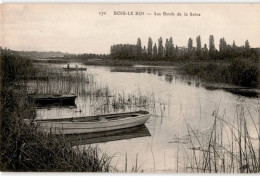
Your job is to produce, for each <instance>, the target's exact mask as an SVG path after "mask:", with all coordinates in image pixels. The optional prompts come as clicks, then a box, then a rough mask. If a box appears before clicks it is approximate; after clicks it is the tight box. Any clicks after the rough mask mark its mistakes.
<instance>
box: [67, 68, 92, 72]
mask: <svg viewBox="0 0 260 179" xmlns="http://www.w3.org/2000/svg"><path fill="white" fill-rule="evenodd" d="M62 69H63V70H64V71H86V70H87V68H62Z"/></svg>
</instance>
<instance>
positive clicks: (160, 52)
mask: <svg viewBox="0 0 260 179" xmlns="http://www.w3.org/2000/svg"><path fill="white" fill-rule="evenodd" d="M158 56H159V58H163V40H162V37H160V38H159V40H158Z"/></svg>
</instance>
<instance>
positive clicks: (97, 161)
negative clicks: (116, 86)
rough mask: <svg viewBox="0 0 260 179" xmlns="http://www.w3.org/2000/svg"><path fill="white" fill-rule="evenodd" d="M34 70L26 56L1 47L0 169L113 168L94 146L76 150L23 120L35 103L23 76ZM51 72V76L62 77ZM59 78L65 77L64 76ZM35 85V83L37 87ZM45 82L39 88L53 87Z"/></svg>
mask: <svg viewBox="0 0 260 179" xmlns="http://www.w3.org/2000/svg"><path fill="white" fill-rule="evenodd" d="M36 73H38V72H37V70H35V68H34V67H33V65H32V63H31V61H30V60H29V59H25V58H23V57H20V56H19V55H17V54H13V53H11V52H9V51H6V50H1V77H2V79H1V145H0V147H1V162H0V167H1V170H2V171H48V172H53V171H55V172H56V171H73V172H83V171H84V172H108V171H112V170H114V169H113V168H112V167H111V166H110V161H111V159H112V158H111V157H108V156H107V155H106V154H100V153H101V152H100V150H99V149H98V148H97V147H92V146H91V147H90V146H87V147H86V148H85V149H84V150H79V148H73V147H72V146H71V144H70V142H68V141H67V140H66V139H65V138H63V137H62V136H60V137H57V136H54V135H50V134H46V133H43V132H41V131H40V130H38V127H37V126H31V125H28V124H25V123H24V121H23V119H25V118H28V119H33V118H35V108H34V107H35V106H34V105H33V104H31V103H29V102H28V100H27V93H28V88H27V86H28V85H29V83H30V82H29V81H28V78H24V76H32V75H35V74H36ZM55 75H57V74H55ZM55 75H53V76H54V78H62V79H63V77H61V76H58V77H56V76H55ZM21 77H23V78H22V79H21ZM67 78H68V79H70V80H69V81H72V80H75V79H76V80H82V81H84V80H85V79H83V78H82V77H81V76H77V77H73V76H69V77H67ZM63 80H64V81H65V77H64V79H63ZM66 80H67V79H66ZM61 81H62V80H61ZM36 83H37V82H36ZM64 83H66V82H64ZM71 83H72V82H71ZM59 85H60V83H59ZM36 86H37V85H36ZM39 86H40V85H39V84H38V89H40V87H39ZM45 86H48V88H47V87H46V88H47V89H46V91H43V92H49V91H50V89H51V90H54V92H56V91H55V90H57V89H56V86H55V85H52V84H51V83H50V82H48V83H47V84H46V85H45ZM50 86H51V87H50Z"/></svg>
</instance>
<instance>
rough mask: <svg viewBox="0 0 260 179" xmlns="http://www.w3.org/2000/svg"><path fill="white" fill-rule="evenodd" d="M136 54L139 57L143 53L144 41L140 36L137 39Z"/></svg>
mask: <svg viewBox="0 0 260 179" xmlns="http://www.w3.org/2000/svg"><path fill="white" fill-rule="evenodd" d="M136 55H137V58H140V57H141V55H142V43H141V39H140V38H138V39H137V44H136Z"/></svg>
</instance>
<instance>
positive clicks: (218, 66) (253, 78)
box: [180, 59, 260, 89]
mask: <svg viewBox="0 0 260 179" xmlns="http://www.w3.org/2000/svg"><path fill="white" fill-rule="evenodd" d="M180 74H182V75H186V76H188V77H191V78H198V79H200V80H201V81H203V82H206V83H210V84H217V83H223V84H230V85H236V86H237V87H248V88H258V89H259V88H260V86H259V84H260V81H259V80H260V69H259V63H257V62H252V61H250V60H249V59H233V60H229V61H228V62H227V63H216V62H210V63H190V64H185V65H184V66H183V67H182V68H181V70H180Z"/></svg>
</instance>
